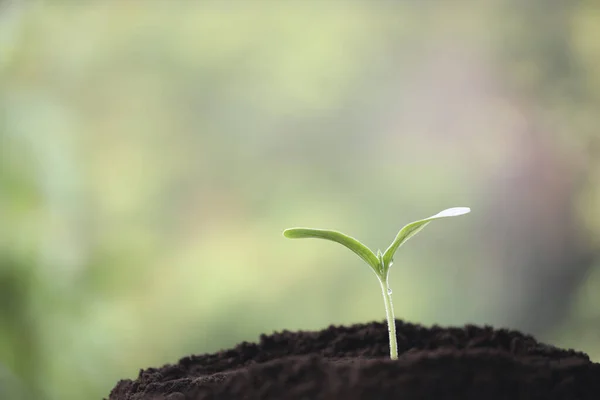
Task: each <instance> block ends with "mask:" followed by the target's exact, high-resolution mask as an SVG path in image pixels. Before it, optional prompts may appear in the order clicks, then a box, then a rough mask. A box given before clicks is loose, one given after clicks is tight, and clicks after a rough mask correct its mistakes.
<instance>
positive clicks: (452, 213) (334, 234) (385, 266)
mask: <svg viewBox="0 0 600 400" xmlns="http://www.w3.org/2000/svg"><path fill="white" fill-rule="evenodd" d="M470 211H471V209H470V208H468V207H454V208H449V209H447V210H444V211H441V212H439V213H437V214H435V215H433V216H431V217H429V218H425V219H422V220H419V221H415V222H411V223H410V224H408V225H406V226H404V227H403V228H402V229H401V230H400V232H398V235H396V238H395V239H394V241H393V242H392V244H391V245H390V246H389V247H388V248H387V250H386V251H385V252H384V253H383V254H382V253H381V251H380V250H377V255H375V253H373V251H372V250H371V249H369V248H368V247H367V246H365V245H364V244H362V243H361V242H359V241H358V240H356V239H354V238H353V237H350V236H348V235H345V234H343V233H341V232H338V231H333V230H328V229H311V228H290V229H286V230H285V231H284V232H283V236H285V237H287V238H290V239H305V238H318V239H326V240H331V241H333V242H337V243H339V244H341V245H343V246H346V247H347V248H348V249H350V250H352V251H353V252H354V253H356V254H357V255H358V256H359V257H360V258H362V259H363V261H365V262H366V263H367V264H368V265H369V266H370V267H371V269H372V270H373V272H375V275H377V278H378V279H379V284H380V285H381V291H382V293H383V301H384V303H385V313H386V317H387V323H388V331H389V335H390V358H391V359H393V360H395V359H397V358H398V345H397V342H396V323H395V319H394V308H393V305H392V289H390V287H389V284H388V275H389V271H390V267H391V266H392V263H393V260H394V254H395V253H396V251H397V250H398V248H399V247H400V246H401V245H403V244H404V243H405V242H406V241H407V240H408V239H410V238H411V237H413V236H414V235H416V234H417V233H419V232H420V231H421V230H422V229H423V228H425V227H426V226H427V225H428V224H429V223H430V222H431V221H433V220H436V219H440V218H446V217H456V216H458V215H463V214H467V213H469V212H470Z"/></svg>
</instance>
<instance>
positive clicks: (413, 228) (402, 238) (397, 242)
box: [383, 207, 471, 274]
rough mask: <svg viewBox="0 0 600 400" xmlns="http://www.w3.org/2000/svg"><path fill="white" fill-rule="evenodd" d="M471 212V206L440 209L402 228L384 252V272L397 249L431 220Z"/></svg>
mask: <svg viewBox="0 0 600 400" xmlns="http://www.w3.org/2000/svg"><path fill="white" fill-rule="evenodd" d="M469 212H471V209H470V208H469V207H454V208H448V209H447V210H444V211H440V212H439V213H437V214H435V215H433V216H431V217H429V218H425V219H422V220H420V221H415V222H411V223H410V224H408V225H406V226H404V228H402V229H401V230H400V232H398V235H397V236H396V239H394V241H393V242H392V244H391V245H390V247H388V248H387V250H386V251H385V253H384V254H383V269H384V271H383V272H384V273H386V274H387V269H389V266H390V263H391V262H392V260H393V258H394V254H395V253H396V250H398V248H399V247H400V246H401V245H403V244H404V243H405V242H406V241H407V240H408V239H410V238H411V237H413V236H415V235H416V234H417V233H419V232H420V231H421V230H422V229H423V228H425V227H426V226H427V225H428V224H429V223H430V222H431V221H433V220H436V219H440V218H447V217H456V216H459V215H464V214H468V213H469Z"/></svg>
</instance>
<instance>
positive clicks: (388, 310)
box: [379, 279, 398, 360]
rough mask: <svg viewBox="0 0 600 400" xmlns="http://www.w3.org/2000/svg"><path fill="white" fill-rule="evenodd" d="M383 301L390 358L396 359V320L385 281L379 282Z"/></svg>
mask: <svg viewBox="0 0 600 400" xmlns="http://www.w3.org/2000/svg"><path fill="white" fill-rule="evenodd" d="M379 283H380V284H381V292H382V293H383V301H384V303H385V315H386V317H387V323H388V332H389V334H390V358H391V359H392V360H396V359H398V344H397V342H396V320H395V319H394V306H393V305H392V294H391V293H390V292H389V291H388V289H389V287H388V285H387V280H385V281H384V280H382V279H380V280H379Z"/></svg>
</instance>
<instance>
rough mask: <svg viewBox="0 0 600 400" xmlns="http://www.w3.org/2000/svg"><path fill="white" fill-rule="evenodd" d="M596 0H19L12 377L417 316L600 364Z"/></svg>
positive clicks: (2, 351)
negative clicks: (411, 226)
mask: <svg viewBox="0 0 600 400" xmlns="http://www.w3.org/2000/svg"><path fill="white" fill-rule="evenodd" d="M599 105H600V6H598V3H597V2H596V1H595V0H589V1H585V0H580V1H568V0H554V1H548V0H528V1H520V0H504V1H500V0H487V1H477V2H475V1H445V0H438V1H433V0H432V1H417V0H412V1H408V0H407V1H396V2H393V1H369V0H364V1H359V0H356V1H341V0H340V1H318V2H317V1H301V2H300V1H275V0H272V1H252V0H245V1H218V2H217V1H215V2H210V1H191V0H188V1H166V0H165V1H159V0H154V1H151V0H148V1H123V0H120V1H110V0H106V1H84V0H80V1H77V0H65V1H59V0H52V1H17V0H3V1H0V398H2V399H15V400H29V399H41V400H65V399H67V400H69V399H73V400H75V399H98V398H102V397H106V396H108V392H109V391H110V389H111V388H112V387H113V386H114V384H115V383H116V382H117V380H118V379H120V378H134V377H135V376H136V375H137V372H138V370H139V369H140V368H145V367H150V366H160V365H162V364H164V363H168V362H176V361H177V360H178V359H179V358H180V357H183V356H185V355H188V354H200V353H205V352H214V351H217V350H219V349H222V348H228V347H232V346H234V345H235V344H236V343H238V342H240V341H243V340H247V341H253V340H257V339H258V335H259V334H261V333H271V332H273V331H274V330H283V329H290V330H297V329H305V330H311V329H321V328H323V327H326V326H328V325H329V324H351V323H358V322H368V321H373V320H378V321H383V320H384V318H385V312H384V307H383V301H382V299H381V293H380V289H379V286H378V283H377V280H376V279H375V276H374V275H373V273H372V272H371V271H370V270H369V269H368V267H367V266H366V265H364V264H363V263H362V261H361V260H360V259H358V257H356V256H355V255H354V254H352V253H351V252H349V251H347V250H346V249H343V248H342V247H341V246H338V245H334V244H331V243H327V242H323V241H290V240H286V239H285V238H283V237H282V235H281V232H282V231H283V229H285V228H288V227H291V226H299V225H300V226H311V227H322V228H334V229H338V230H342V231H344V232H346V233H348V234H351V235H353V236H355V237H357V238H359V239H361V240H362V241H364V242H365V243H366V244H367V245H369V246H371V247H373V248H374V249H377V248H378V247H379V248H381V249H385V247H387V245H388V244H389V242H390V241H391V240H392V239H393V237H394V236H395V234H396V233H397V231H398V229H400V227H402V226H403V225H404V224H405V223H408V222H410V221H413V220H416V219H420V218H424V217H427V216H430V215H432V214H435V213H437V212H438V211H440V210H442V209H444V208H447V207H452V206H470V207H471V208H472V210H473V211H472V213H471V214H469V215H467V216H464V217H460V218H455V219H450V220H444V221H440V222H434V223H432V224H431V225H430V226H429V227H427V229H425V231H424V232H423V233H421V234H420V235H419V236H418V237H417V238H415V239H413V240H411V241H410V243H409V245H407V246H406V247H403V248H402V249H401V250H400V252H399V253H398V255H397V257H396V262H395V265H394V267H393V269H392V271H391V275H390V279H391V286H392V288H393V290H394V305H395V311H396V316H397V317H398V318H402V319H406V320H408V321H411V322H419V323H423V324H427V325H431V324H435V323H437V324H442V325H462V324H465V323H477V324H493V325H494V326H497V327H508V328H514V329H520V330H523V331H525V332H527V333H530V334H534V335H535V336H536V337H538V338H539V339H541V340H544V341H548V342H551V343H553V344H555V345H557V346H561V347H568V348H576V349H579V350H582V351H585V352H587V353H588V354H589V355H590V356H591V357H592V359H594V360H600V132H599V129H600V113H599V111H600V109H599Z"/></svg>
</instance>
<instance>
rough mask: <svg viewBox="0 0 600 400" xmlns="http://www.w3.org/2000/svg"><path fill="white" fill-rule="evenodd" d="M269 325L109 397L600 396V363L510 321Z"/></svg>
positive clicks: (142, 376)
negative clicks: (255, 338)
mask: <svg viewBox="0 0 600 400" xmlns="http://www.w3.org/2000/svg"><path fill="white" fill-rule="evenodd" d="M396 332H397V337H398V354H399V356H398V360H390V359H389V349H388V331H387V326H386V324H385V323H378V322H374V323H370V324H358V325H352V326H330V327H328V328H327V329H324V330H321V331H318V332H289V331H283V332H280V333H274V334H272V335H261V336H260V340H259V342H258V343H248V342H242V343H240V344H238V345H237V346H236V347H234V348H233V349H229V350H223V351H220V352H218V353H214V354H204V355H199V356H189V357H185V358H182V359H181V360H179V362H178V363H177V364H173V365H165V366H163V367H161V368H148V369H146V370H141V371H140V373H139V376H138V378H137V379H136V380H133V381H132V380H122V381H120V382H119V383H118V384H117V386H116V387H115V388H114V389H113V390H112V392H111V393H110V396H109V400H234V399H235V400H271V399H273V400H274V399H282V400H283V399H285V400H301V399H302V400H342V399H343V400H380V399H381V400H387V399H390V400H391V399H402V400H411V399H431V400H438V399H461V400H469V399H478V400H482V399H485V400H497V399H498V400H499V399H510V400H518V399H521V400H534V399H540V400H541V399H543V400H554V399H556V400H559V399H569V400H574V399H577V400H586V399H590V400H591V399H600V364H596V363H592V362H591V361H590V359H589V357H588V356H587V355H586V354H584V353H581V352H576V351H573V350H562V349H558V348H556V347H553V346H549V345H546V344H543V343H539V342H538V341H536V340H535V339H534V338H533V337H531V336H529V335H525V334H523V333H520V332H517V331H511V330H505V329H501V330H496V329H493V328H492V327H489V326H485V327H478V326H473V325H467V326H465V327H462V328H443V327H439V326H433V327H430V328H427V327H423V326H420V325H414V324H409V323H405V322H402V321H399V320H397V321H396Z"/></svg>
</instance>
